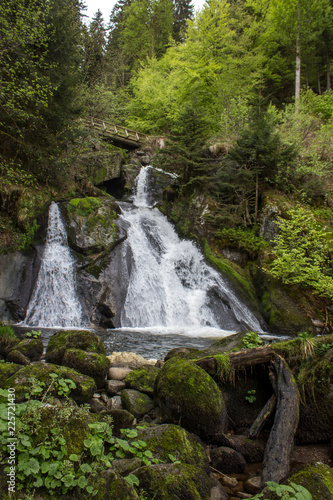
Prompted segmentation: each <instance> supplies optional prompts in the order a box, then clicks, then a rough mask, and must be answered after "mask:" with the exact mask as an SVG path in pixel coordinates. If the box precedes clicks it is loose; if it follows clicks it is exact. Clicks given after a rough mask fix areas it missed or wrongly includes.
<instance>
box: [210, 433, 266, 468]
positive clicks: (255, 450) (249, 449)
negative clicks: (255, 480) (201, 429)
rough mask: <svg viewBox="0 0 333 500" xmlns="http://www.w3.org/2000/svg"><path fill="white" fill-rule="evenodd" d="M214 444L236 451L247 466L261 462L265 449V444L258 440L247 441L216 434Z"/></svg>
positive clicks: (239, 437) (245, 438) (240, 436)
mask: <svg viewBox="0 0 333 500" xmlns="http://www.w3.org/2000/svg"><path fill="white" fill-rule="evenodd" d="M214 443H217V444H219V445H220V446H227V447H228V448H232V449H233V450H236V451H238V452H239V453H241V454H242V455H243V457H244V458H245V460H246V462H247V463H249V464H250V463H256V462H262V460H263V458H264V453H265V448H266V443H265V442H264V441H261V440H260V439H249V438H248V437H247V436H242V435H236V434H217V435H215V436H214Z"/></svg>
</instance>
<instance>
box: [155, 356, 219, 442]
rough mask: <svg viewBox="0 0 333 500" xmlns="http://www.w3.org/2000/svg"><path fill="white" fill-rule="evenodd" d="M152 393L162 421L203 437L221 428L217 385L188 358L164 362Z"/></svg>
mask: <svg viewBox="0 0 333 500" xmlns="http://www.w3.org/2000/svg"><path fill="white" fill-rule="evenodd" d="M154 394H155V400H156V403H157V404H158V406H159V407H160V409H161V411H162V415H163V418H164V419H165V420H166V421H169V422H171V423H177V424H180V425H181V426H182V427H184V428H185V429H187V430H189V431H190V432H194V433H195V434H197V435H198V436H200V437H202V438H203V439H205V438H207V437H209V436H212V435H214V434H215V432H217V431H218V430H220V431H222V430H223V429H224V427H225V420H226V410H225V405H224V401H223V396H222V393H221V391H220V389H219V387H218V385H217V384H216V382H215V381H214V380H213V379H212V377H211V376H210V375H208V374H207V373H206V372H205V371H204V370H203V369H202V368H200V367H198V366H197V365H195V364H194V363H193V362H191V361H187V360H183V359H179V358H172V359H170V360H169V361H167V362H166V363H165V364H164V365H163V368H162V369H161V371H160V373H159V375H158V377H157V379H156V384H155V393H154Z"/></svg>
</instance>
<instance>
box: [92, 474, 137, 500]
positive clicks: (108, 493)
mask: <svg viewBox="0 0 333 500" xmlns="http://www.w3.org/2000/svg"><path fill="white" fill-rule="evenodd" d="M91 484H92V486H93V487H94V489H96V490H97V491H98V493H97V495H96V496H94V498H95V500H115V499H119V500H121V499H124V500H125V499H126V500H139V499H140V497H139V496H138V494H137V493H136V491H135V489H134V488H133V486H131V485H130V484H129V483H128V482H127V481H126V480H125V479H123V478H122V477H121V476H120V475H119V474H117V473H116V472H114V471H113V470H111V469H110V470H106V471H104V472H102V473H101V474H100V475H99V476H98V477H96V478H94V479H93V481H92V483H91Z"/></svg>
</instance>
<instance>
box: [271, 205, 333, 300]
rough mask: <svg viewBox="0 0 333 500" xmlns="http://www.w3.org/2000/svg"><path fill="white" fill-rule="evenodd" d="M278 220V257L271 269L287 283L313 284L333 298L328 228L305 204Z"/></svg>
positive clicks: (323, 293)
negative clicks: (304, 206)
mask: <svg viewBox="0 0 333 500" xmlns="http://www.w3.org/2000/svg"><path fill="white" fill-rule="evenodd" d="M287 216H288V217H289V218H288V219H283V220H282V219H281V220H280V221H279V222H278V226H279V235H278V236H277V237H276V239H275V241H274V243H275V246H274V253H275V259H274V260H273V262H272V264H271V266H270V267H269V268H268V269H267V270H268V272H269V273H270V274H271V275H272V276H274V277H275V278H280V279H282V281H283V283H286V284H298V285H301V286H303V287H310V288H311V289H312V290H314V292H315V293H317V294H318V295H321V296H323V297H329V298H331V299H332V298H333V278H332V277H331V276H329V275H328V274H327V273H328V271H329V245H328V238H327V232H326V231H325V230H324V229H323V228H322V227H321V225H320V224H318V223H317V221H316V219H315V217H314V216H313V215H312V213H311V212H310V211H309V210H306V209H304V208H302V207H297V208H295V209H291V210H289V211H288V212H287Z"/></svg>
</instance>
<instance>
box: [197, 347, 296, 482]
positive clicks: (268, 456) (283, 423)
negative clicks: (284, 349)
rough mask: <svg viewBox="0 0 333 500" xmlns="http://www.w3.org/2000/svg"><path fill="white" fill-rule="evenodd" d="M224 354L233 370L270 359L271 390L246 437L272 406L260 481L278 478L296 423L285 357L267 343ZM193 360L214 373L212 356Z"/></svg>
mask: <svg viewBox="0 0 333 500" xmlns="http://www.w3.org/2000/svg"><path fill="white" fill-rule="evenodd" d="M228 354H229V359H230V362H231V364H232V366H233V368H234V369H235V370H237V369H242V368H245V367H247V366H255V365H258V364H265V363H273V371H272V372H271V374H270V378H271V382H272V387H273V389H274V392H275V394H274V395H273V396H272V397H271V398H270V399H269V401H268V402H267V403H266V405H265V407H264V408H263V409H262V411H261V412H260V414H259V415H258V417H257V419H256V420H255V422H254V424H253V425H252V427H251V430H250V437H252V438H254V437H255V436H257V435H258V433H259V432H260V429H261V428H262V426H263V425H264V423H265V422H266V421H267V419H268V417H269V416H270V415H271V414H272V413H273V411H274V408H275V407H276V410H275V418H274V424H273V427H272V430H271V432H270V435H269V438H268V441H267V445H266V450H265V455H264V461H263V475H262V485H263V486H264V484H265V483H266V482H267V481H275V482H279V481H281V479H283V478H285V477H286V476H287V475H288V472H289V465H290V454H291V450H292V448H293V445H294V435H295V432H296V429H297V425H298V412H299V393H298V389H297V385H296V382H295V381H294V380H293V377H292V374H291V372H290V370H289V368H288V365H287V363H286V362H285V360H284V359H283V358H281V356H279V355H278V354H276V352H274V351H273V349H272V348H271V347H269V346H267V347H266V346H265V347H257V348H255V349H244V350H241V351H238V352H230V353H228ZM196 363H197V365H199V366H200V367H201V368H203V369H204V370H205V371H206V372H207V373H209V374H210V375H212V376H215V375H217V372H218V364H217V362H216V359H215V358H214V357H207V358H202V359H200V360H198V361H197V362H196Z"/></svg>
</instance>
